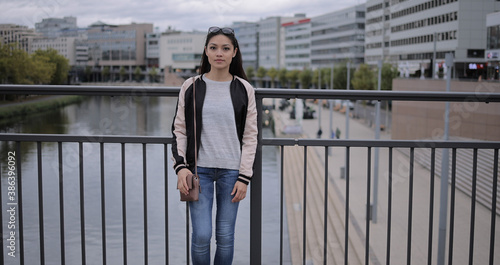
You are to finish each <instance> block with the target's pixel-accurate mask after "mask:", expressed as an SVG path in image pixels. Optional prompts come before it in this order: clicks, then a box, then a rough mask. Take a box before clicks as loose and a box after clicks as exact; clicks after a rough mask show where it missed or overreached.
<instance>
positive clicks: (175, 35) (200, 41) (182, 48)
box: [159, 31, 207, 76]
mask: <svg viewBox="0 0 500 265" xmlns="http://www.w3.org/2000/svg"><path fill="white" fill-rule="evenodd" d="M206 35H207V33H206V32H201V31H192V32H179V31H169V32H166V33H163V34H162V35H161V36H160V60H159V67H160V68H162V69H164V71H165V72H177V73H185V74H186V76H189V75H192V73H194V72H195V71H196V70H197V69H198V68H199V67H200V62H201V56H202V54H203V46H204V45H205V38H206Z"/></svg>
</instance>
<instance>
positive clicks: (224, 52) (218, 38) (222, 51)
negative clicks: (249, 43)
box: [205, 34, 237, 71]
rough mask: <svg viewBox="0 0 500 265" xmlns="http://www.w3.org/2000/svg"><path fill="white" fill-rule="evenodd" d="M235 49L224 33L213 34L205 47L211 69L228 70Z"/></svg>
mask: <svg viewBox="0 0 500 265" xmlns="http://www.w3.org/2000/svg"><path fill="white" fill-rule="evenodd" d="M236 49H237V48H235V47H234V46H233V43H232V42H231V39H229V38H228V37H227V36H225V35H224V34H218V35H215V36H213V37H212V38H211V39H210V40H209V41H208V44H207V46H206V47H205V54H206V55H207V57H208V62H209V63H210V66H211V68H212V69H217V70H224V69H227V70H228V71H229V65H231V61H232V60H233V57H234V56H235V55H236Z"/></svg>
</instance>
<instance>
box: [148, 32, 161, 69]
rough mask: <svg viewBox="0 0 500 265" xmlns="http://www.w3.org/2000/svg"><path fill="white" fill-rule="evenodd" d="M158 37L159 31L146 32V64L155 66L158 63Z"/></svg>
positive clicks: (159, 35)
mask: <svg viewBox="0 0 500 265" xmlns="http://www.w3.org/2000/svg"><path fill="white" fill-rule="evenodd" d="M160 37H161V33H159V32H153V33H148V34H146V65H147V66H148V67H156V68H158V65H159V63H160V61H159V60H160Z"/></svg>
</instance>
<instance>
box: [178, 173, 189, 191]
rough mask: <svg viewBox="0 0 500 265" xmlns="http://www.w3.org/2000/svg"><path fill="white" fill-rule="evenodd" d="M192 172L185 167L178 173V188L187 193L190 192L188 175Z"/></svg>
mask: <svg viewBox="0 0 500 265" xmlns="http://www.w3.org/2000/svg"><path fill="white" fill-rule="evenodd" d="M189 174H191V171H190V170H189V169H187V168H183V169H181V170H180V171H179V173H177V189H178V190H179V191H180V192H181V193H182V194H185V195H188V194H189V187H188V184H187V176H188V175H189Z"/></svg>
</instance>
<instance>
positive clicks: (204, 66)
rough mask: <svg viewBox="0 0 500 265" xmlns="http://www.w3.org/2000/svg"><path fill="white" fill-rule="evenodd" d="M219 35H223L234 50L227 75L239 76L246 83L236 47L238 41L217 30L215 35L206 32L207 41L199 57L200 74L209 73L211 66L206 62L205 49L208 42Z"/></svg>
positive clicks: (232, 36) (237, 47)
mask: <svg viewBox="0 0 500 265" xmlns="http://www.w3.org/2000/svg"><path fill="white" fill-rule="evenodd" d="M219 34H224V36H226V37H228V38H229V39H230V40H231V42H232V44H233V46H234V48H235V49H237V50H236V55H235V56H234V58H233V60H232V61H231V64H230V65H229V73H230V74H232V75H236V76H239V77H241V78H243V79H245V80H247V81H248V78H247V75H246V74H245V70H244V69H243V60H242V58H241V52H240V46H239V45H238V40H237V39H236V37H235V36H234V33H232V34H225V33H223V32H222V30H219V31H218V32H216V33H213V32H208V34H207V39H206V41H205V46H204V48H203V55H202V56H201V66H200V74H205V73H208V72H210V69H211V65H210V62H208V57H207V54H206V53H205V47H207V45H208V42H209V41H210V40H211V39H212V38H213V37H214V36H216V35H219Z"/></svg>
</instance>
